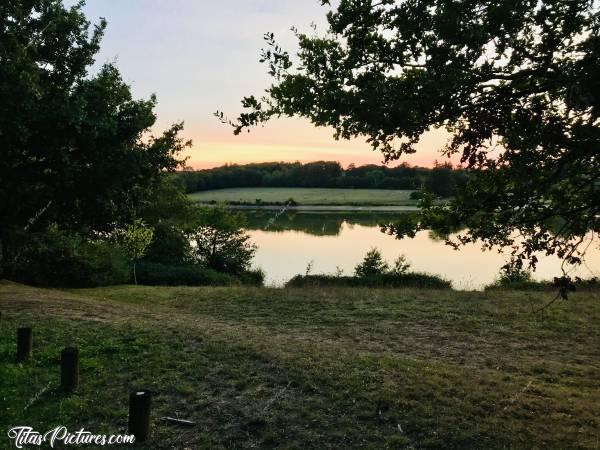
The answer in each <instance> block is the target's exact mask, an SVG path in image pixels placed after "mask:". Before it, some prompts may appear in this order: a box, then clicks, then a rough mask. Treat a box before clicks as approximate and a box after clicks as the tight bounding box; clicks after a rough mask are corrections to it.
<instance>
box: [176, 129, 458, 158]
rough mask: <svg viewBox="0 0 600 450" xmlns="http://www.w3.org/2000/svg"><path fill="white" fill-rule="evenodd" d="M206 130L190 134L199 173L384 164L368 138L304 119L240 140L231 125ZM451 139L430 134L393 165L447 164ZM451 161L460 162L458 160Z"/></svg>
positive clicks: (441, 132)
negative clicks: (234, 167)
mask: <svg viewBox="0 0 600 450" xmlns="http://www.w3.org/2000/svg"><path fill="white" fill-rule="evenodd" d="M206 125H208V126H206V127H194V128H193V129H187V128H186V131H185V134H186V136H187V137H190V138H191V139H192V141H193V147H192V148H191V149H189V150H187V151H186V153H185V156H187V157H188V158H189V159H188V161H187V165H188V166H189V167H191V168H193V169H208V168H213V167H218V166H222V165H225V164H249V163H258V162H273V161H277V162H296V161H299V162H302V163H307V162H311V161H338V162H339V163H340V164H341V165H342V166H343V167H347V166H348V165H350V164H355V165H357V166H358V165H365V164H377V165H382V164H383V155H382V154H381V153H380V152H379V151H374V150H373V149H372V148H371V146H370V145H369V144H368V143H367V142H366V141H365V139H352V140H339V141H336V140H335V139H334V138H333V131H332V130H331V129H327V128H315V127H314V126H312V125H311V124H309V123H308V122H305V121H302V120H298V119H282V120H277V121H273V122H271V123H269V124H267V125H266V126H265V127H257V128H255V129H252V130H251V132H250V133H242V134H240V135H239V136H234V135H233V133H232V131H231V128H229V127H227V126H226V125H223V126H222V127H218V128H215V127H214V126H212V125H213V124H206ZM448 137H449V135H448V133H446V132H445V131H444V130H433V131H429V132H427V133H425V134H424V135H423V137H422V139H421V142H419V144H418V145H417V153H415V154H412V155H403V156H402V158H400V160H398V161H392V162H391V163H389V165H390V166H392V167H393V166H396V165H399V164H402V163H403V162H406V163H408V164H410V165H411V166H421V167H432V166H433V165H434V162H435V161H436V160H437V161H446V160H447V158H446V157H445V156H443V155H442V154H441V153H440V150H441V149H442V148H443V146H444V145H445V144H446V142H447V139H448ZM451 161H452V162H453V163H455V164H456V163H457V159H456V158H452V159H451Z"/></svg>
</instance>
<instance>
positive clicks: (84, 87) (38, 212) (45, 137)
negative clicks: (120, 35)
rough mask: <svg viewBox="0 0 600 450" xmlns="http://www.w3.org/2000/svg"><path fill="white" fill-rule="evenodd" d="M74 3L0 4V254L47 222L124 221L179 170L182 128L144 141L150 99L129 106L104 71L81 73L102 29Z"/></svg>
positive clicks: (7, 0)
mask: <svg viewBox="0 0 600 450" xmlns="http://www.w3.org/2000/svg"><path fill="white" fill-rule="evenodd" d="M82 5H83V3H80V4H78V5H76V6H74V7H71V8H66V7H65V6H64V5H63V2H62V1H61V0H4V1H2V2H1V3H0V152H1V157H0V256H1V250H2V246H1V245H2V242H3V241H4V243H6V242H7V241H8V240H9V237H10V235H11V233H14V232H22V231H23V230H27V229H33V228H36V227H38V228H43V227H44V226H45V224H48V223H55V224H57V225H58V226H60V227H62V228H65V229H69V230H73V231H81V230H96V231H102V230H110V229H112V228H113V227H114V226H115V225H117V224H123V223H127V222H128V221H130V220H131V218H132V217H133V216H135V215H136V213H137V212H138V211H139V210H140V208H143V206H144V199H146V198H147V196H148V195H149V192H151V191H152V190H153V189H154V187H155V186H157V185H159V182H160V178H161V176H162V175H161V174H162V173H163V172H164V171H172V170H174V169H175V168H176V167H178V165H179V164H180V161H178V159H177V154H178V152H179V151H180V150H181V149H182V148H183V147H184V146H185V145H186V142H184V141H183V140H182V139H181V138H180V137H179V132H180V130H181V128H182V125H181V124H175V125H173V126H172V127H171V128H170V129H168V130H167V131H165V132H164V133H163V134H161V135H159V136H158V137H152V136H149V135H148V133H149V130H150V128H151V127H152V126H153V125H154V123H155V120H156V117H155V114H154V112H153V108H154V106H155V104H156V99H155V98H154V97H151V98H150V99H147V100H135V99H133V98H132V95H131V92H130V88H129V86H128V85H126V84H125V83H124V82H123V80H122V79H121V76H120V74H119V72H118V70H117V69H116V68H115V67H114V66H112V65H105V66H104V67H103V68H101V69H100V70H99V71H98V72H97V73H96V74H95V75H93V76H90V75H89V74H88V68H89V67H90V66H91V64H92V63H93V62H94V55H95V54H96V53H97V52H98V50H99V45H100V39H101V37H102V33H103V30H104V28H105V22H104V21H101V22H100V23H99V24H98V25H96V26H92V25H91V24H90V22H88V21H87V20H86V18H85V16H84V15H83V12H82Z"/></svg>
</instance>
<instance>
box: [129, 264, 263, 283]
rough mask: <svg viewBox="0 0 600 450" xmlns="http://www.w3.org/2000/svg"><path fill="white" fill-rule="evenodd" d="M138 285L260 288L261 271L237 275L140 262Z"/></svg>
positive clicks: (193, 267) (197, 267) (204, 268)
mask: <svg viewBox="0 0 600 450" xmlns="http://www.w3.org/2000/svg"><path fill="white" fill-rule="evenodd" d="M137 278H138V283H139V284H145V285H149V286H238V285H251V286H262V284H263V281H264V278H265V275H264V273H263V272H262V270H248V271H246V272H243V273H241V274H239V275H231V274H227V273H222V272H217V271H215V270H212V269H208V268H206V267H202V266H199V265H192V264H188V265H169V264H161V263H155V262H148V261H142V262H140V263H138V265H137Z"/></svg>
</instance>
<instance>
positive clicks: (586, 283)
mask: <svg viewBox="0 0 600 450" xmlns="http://www.w3.org/2000/svg"><path fill="white" fill-rule="evenodd" d="M556 288H557V280H552V281H535V280H532V279H528V280H515V281H511V282H500V281H496V282H495V283H493V284H490V285H488V286H486V287H485V290H486V291H494V290H504V291H506V290H513V291H542V292H545V291H554V292H556ZM573 290H576V291H579V292H581V291H583V292H586V291H588V292H590V291H591V292H596V291H598V290H600V279H598V278H597V277H593V278H589V279H585V280H584V279H581V278H578V277H577V278H575V280H574V281H573Z"/></svg>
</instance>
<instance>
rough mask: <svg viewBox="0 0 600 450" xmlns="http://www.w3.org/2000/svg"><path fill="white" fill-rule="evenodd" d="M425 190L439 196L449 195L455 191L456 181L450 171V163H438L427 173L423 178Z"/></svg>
mask: <svg viewBox="0 0 600 450" xmlns="http://www.w3.org/2000/svg"><path fill="white" fill-rule="evenodd" d="M425 188H426V189H427V191H429V192H431V193H433V194H435V195H437V196H439V197H451V196H452V195H454V194H455V193H456V182H455V180H454V174H453V173H452V165H451V164H438V163H437V162H436V164H435V167H434V168H433V169H432V170H431V173H429V176H428V177H427V178H426V180H425Z"/></svg>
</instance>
